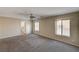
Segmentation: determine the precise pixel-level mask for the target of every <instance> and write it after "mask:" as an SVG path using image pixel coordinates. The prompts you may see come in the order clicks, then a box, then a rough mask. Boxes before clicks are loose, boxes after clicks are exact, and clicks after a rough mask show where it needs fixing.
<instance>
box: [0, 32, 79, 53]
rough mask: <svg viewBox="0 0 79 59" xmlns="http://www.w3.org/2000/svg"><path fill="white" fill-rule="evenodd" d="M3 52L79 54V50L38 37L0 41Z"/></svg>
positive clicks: (12, 38) (18, 37) (20, 37)
mask: <svg viewBox="0 0 79 59" xmlns="http://www.w3.org/2000/svg"><path fill="white" fill-rule="evenodd" d="M0 51H1V52H78V51H79V48H78V47H75V46H71V45H68V44H65V43H62V42H59V41H55V40H50V39H48V38H44V37H41V36H38V35H34V34H31V35H28V36H17V37H11V38H6V39H0Z"/></svg>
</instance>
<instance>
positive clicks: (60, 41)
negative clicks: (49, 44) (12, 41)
mask: <svg viewBox="0 0 79 59" xmlns="http://www.w3.org/2000/svg"><path fill="white" fill-rule="evenodd" d="M35 34H36V33H35ZM36 35H39V36H42V37H44V38H48V39H51V40H55V41H59V42H62V43H65V44H68V45H71V46H75V47H78V48H79V45H76V44H72V43H68V42H65V41H61V40H57V39H52V38H49V37H46V36H44V35H40V34H36Z"/></svg>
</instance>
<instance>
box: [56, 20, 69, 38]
mask: <svg viewBox="0 0 79 59" xmlns="http://www.w3.org/2000/svg"><path fill="white" fill-rule="evenodd" d="M58 20H61V34H60V35H59V34H57V33H56V32H57V28H56V27H57V21H58ZM64 20H69V34H68V35H69V36H67V35H63V29H64V26H63V21H64ZM70 28H71V21H70V19H56V20H55V34H56V35H58V36H64V37H70V36H71V29H70Z"/></svg>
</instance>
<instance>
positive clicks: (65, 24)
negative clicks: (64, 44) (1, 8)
mask: <svg viewBox="0 0 79 59" xmlns="http://www.w3.org/2000/svg"><path fill="white" fill-rule="evenodd" d="M55 30H56V31H55V33H56V35H62V36H68V37H70V20H56V22H55Z"/></svg>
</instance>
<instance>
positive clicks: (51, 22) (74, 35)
mask: <svg viewBox="0 0 79 59" xmlns="http://www.w3.org/2000/svg"><path fill="white" fill-rule="evenodd" d="M61 18H64V19H70V21H71V24H70V31H71V32H70V34H71V36H70V37H65V36H59V35H56V34H55V20H56V19H61ZM39 22H40V27H39V28H40V31H39V32H35V31H34V29H33V31H34V33H35V34H38V35H41V36H44V37H48V38H51V39H54V40H58V41H62V42H66V43H68V44H72V45H75V46H79V12H75V13H70V14H65V15H59V16H51V17H46V18H41V19H40V20H39ZM33 28H34V26H33Z"/></svg>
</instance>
